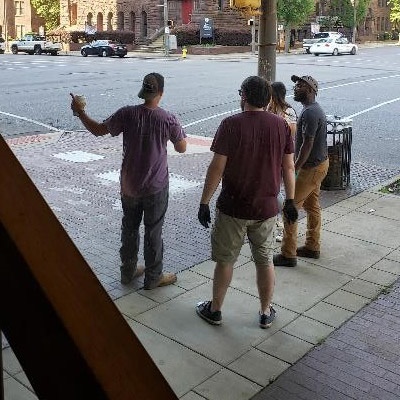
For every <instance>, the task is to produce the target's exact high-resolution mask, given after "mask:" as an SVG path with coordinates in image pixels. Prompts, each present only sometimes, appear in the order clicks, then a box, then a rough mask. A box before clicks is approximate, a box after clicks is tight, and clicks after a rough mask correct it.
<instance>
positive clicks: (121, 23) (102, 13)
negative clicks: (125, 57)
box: [60, 0, 247, 42]
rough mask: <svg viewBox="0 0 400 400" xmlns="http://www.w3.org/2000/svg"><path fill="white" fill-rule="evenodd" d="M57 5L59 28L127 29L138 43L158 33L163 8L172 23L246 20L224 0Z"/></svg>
mask: <svg viewBox="0 0 400 400" xmlns="http://www.w3.org/2000/svg"><path fill="white" fill-rule="evenodd" d="M165 5H167V7H165ZM60 6H61V7H60V25H61V27H66V28H68V29H69V30H86V31H88V32H91V31H106V30H107V31H109V30H130V31H132V32H134V33H135V41H137V42H140V41H141V40H144V39H146V38H147V39H151V38H152V37H156V36H157V35H158V34H159V32H161V30H162V29H163V27H164V10H165V8H167V16H166V18H165V20H172V21H173V24H174V26H179V25H182V24H188V23H190V22H192V23H193V22H194V23H195V22H196V21H200V19H201V18H202V17H204V16H208V17H212V18H213V20H214V23H215V26H218V25H219V26H221V25H224V24H226V25H230V26H232V24H233V23H235V22H237V23H238V24H239V25H240V26H245V25H246V23H247V20H246V18H244V17H243V16H242V15H241V14H240V13H239V12H237V11H234V10H231V9H230V7H229V2H224V0H165V2H164V1H163V0H161V1H160V0H159V1H157V0H130V1H129V0H102V1H101V0H100V1H97V0H60Z"/></svg>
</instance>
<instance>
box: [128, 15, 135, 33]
mask: <svg viewBox="0 0 400 400" xmlns="http://www.w3.org/2000/svg"><path fill="white" fill-rule="evenodd" d="M135 25H136V15H135V13H134V12H133V11H131V12H130V13H129V29H130V30H131V31H132V32H135Z"/></svg>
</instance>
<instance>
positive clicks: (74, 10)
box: [71, 3, 78, 25]
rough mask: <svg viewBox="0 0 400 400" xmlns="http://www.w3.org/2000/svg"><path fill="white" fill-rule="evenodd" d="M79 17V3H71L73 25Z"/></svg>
mask: <svg viewBox="0 0 400 400" xmlns="http://www.w3.org/2000/svg"><path fill="white" fill-rule="evenodd" d="M77 19H78V4H76V3H74V4H71V25H76V24H77Z"/></svg>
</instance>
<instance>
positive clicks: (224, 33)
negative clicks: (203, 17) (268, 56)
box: [215, 28, 251, 46]
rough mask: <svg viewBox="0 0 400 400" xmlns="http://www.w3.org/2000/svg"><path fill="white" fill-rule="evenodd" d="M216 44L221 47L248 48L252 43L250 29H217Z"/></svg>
mask: <svg viewBox="0 0 400 400" xmlns="http://www.w3.org/2000/svg"><path fill="white" fill-rule="evenodd" d="M215 43H216V44H219V45H221V46H247V45H249V44H250V43H251V32H250V30H249V29H246V28H243V29H240V28H238V29H226V28H224V29H215Z"/></svg>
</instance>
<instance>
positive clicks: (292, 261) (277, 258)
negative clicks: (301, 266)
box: [273, 254, 297, 267]
mask: <svg viewBox="0 0 400 400" xmlns="http://www.w3.org/2000/svg"><path fill="white" fill-rule="evenodd" d="M273 260H274V265H275V267H295V266H296V265H297V258H287V257H285V256H283V255H282V254H274V256H273Z"/></svg>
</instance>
